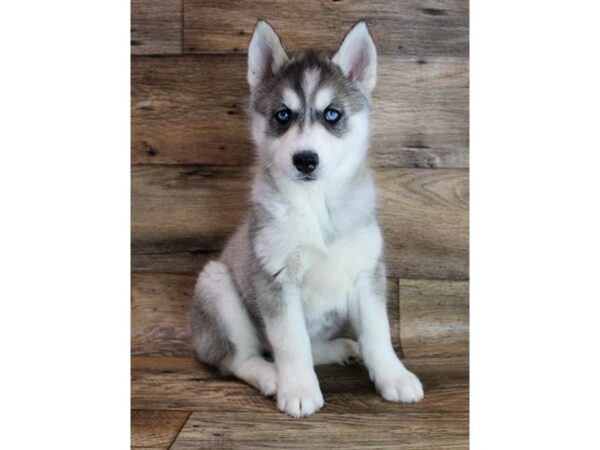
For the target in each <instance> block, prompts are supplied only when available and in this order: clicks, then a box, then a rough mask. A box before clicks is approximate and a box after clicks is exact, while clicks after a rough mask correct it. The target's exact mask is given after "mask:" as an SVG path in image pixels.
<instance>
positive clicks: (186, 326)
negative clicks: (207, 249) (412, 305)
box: [131, 273, 400, 356]
mask: <svg viewBox="0 0 600 450" xmlns="http://www.w3.org/2000/svg"><path fill="white" fill-rule="evenodd" d="M195 282H196V275H195V274H194V275H192V274H190V275H180V274H154V273H144V274H133V275H132V280H131V289H132V303H131V354H132V355H146V356H148V355H154V356H193V349H192V347H191V332H190V310H191V300H192V295H193V291H194V285H195ZM388 315H389V319H390V328H391V334H392V341H393V343H394V345H395V346H397V347H399V346H400V328H399V324H400V321H399V305H398V281H397V280H395V279H390V280H388Z"/></svg>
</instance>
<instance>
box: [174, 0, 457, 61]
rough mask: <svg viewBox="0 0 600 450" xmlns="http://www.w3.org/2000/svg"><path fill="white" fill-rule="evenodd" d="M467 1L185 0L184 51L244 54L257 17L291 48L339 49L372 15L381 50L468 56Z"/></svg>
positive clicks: (370, 24)
mask: <svg viewBox="0 0 600 450" xmlns="http://www.w3.org/2000/svg"><path fill="white" fill-rule="evenodd" d="M468 8H469V3H468V1H466V0H427V1H425V2H423V1H419V0H401V1H395V2H390V1H387V0H375V1H369V2H364V1H361V0H344V1H339V0H337V1H336V0H305V1H303V2H301V3H290V2H288V1H285V0H258V1H252V2H247V1H242V0H234V1H228V2H223V1H218V0H209V1H207V0H184V10H185V47H184V50H185V52H196V53H245V52H246V48H247V47H248V42H249V40H250V36H251V34H252V31H253V29H254V24H255V23H256V20H257V18H265V19H267V20H269V21H270V23H271V24H272V25H273V26H274V27H275V28H276V29H277V31H278V32H279V33H280V34H281V37H282V38H283V42H284V43H285V44H286V45H287V46H288V48H290V49H298V48H305V47H315V46H317V47H320V48H323V47H324V48H325V49H326V50H328V51H331V52H332V53H333V52H334V51H335V50H337V48H338V46H339V44H340V43H341V41H342V39H343V37H344V35H345V34H346V32H347V31H348V30H349V29H350V27H351V26H352V25H354V24H355V23H356V22H357V21H359V20H367V22H368V24H369V29H370V31H371V33H372V34H373V37H374V39H375V42H376V44H377V50H378V52H379V53H380V54H400V55H421V56H423V55H466V54H467V53H468V50H469V49H468V47H469V44H468V42H469V32H468V25H469V10H468Z"/></svg>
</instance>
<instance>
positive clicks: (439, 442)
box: [172, 412, 469, 450]
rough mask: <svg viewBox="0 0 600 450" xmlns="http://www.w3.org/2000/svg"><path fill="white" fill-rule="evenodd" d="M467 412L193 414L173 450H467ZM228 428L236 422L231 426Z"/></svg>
mask: <svg viewBox="0 0 600 450" xmlns="http://www.w3.org/2000/svg"><path fill="white" fill-rule="evenodd" d="M468 420H469V419H468V416H467V414H464V413H462V414H451V415H441V414H435V415H434V414H432V415H430V416H428V417H424V416H421V415H416V416H414V415H412V414H394V413H385V414H369V415H360V414H352V413H346V414H333V413H325V412H320V413H317V414H315V415H313V416H311V417H308V418H306V419H302V420H298V419H293V418H291V417H288V416H286V415H284V414H280V413H264V414H261V415H260V420H257V418H256V415H255V414H252V413H216V414H215V413H199V412H198V413H193V414H192V415H191V417H190V418H189V420H188V421H187V422H186V424H185V427H184V428H183V430H182V431H181V433H180V434H179V436H178V437H177V440H176V441H175V443H174V444H173V447H172V448H173V449H174V450H176V449H180V450H186V449H190V450H191V449H198V448H286V449H287V448H302V449H308V448H318V449H324V448H336V449H339V448H346V449H348V448H352V449H363V448H371V449H372V448H378V449H381V448H387V449H392V448H394V449H398V448H401V449H424V448H427V449H467V448H468V447H469V445H468V442H469V436H468V429H469V425H468ZM231 424H235V426H232V425H231Z"/></svg>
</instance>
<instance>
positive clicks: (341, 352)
mask: <svg viewBox="0 0 600 450" xmlns="http://www.w3.org/2000/svg"><path fill="white" fill-rule="evenodd" d="M331 344H332V361H331V362H333V363H336V364H340V365H342V366H345V365H348V364H358V363H360V362H362V358H361V356H360V348H359V346H358V342H356V341H353V340H352V339H344V338H340V339H334V340H333V341H331Z"/></svg>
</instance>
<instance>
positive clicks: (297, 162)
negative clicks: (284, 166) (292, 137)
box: [292, 150, 319, 174]
mask: <svg viewBox="0 0 600 450" xmlns="http://www.w3.org/2000/svg"><path fill="white" fill-rule="evenodd" d="M292 162H293V163H294V166H296V169H298V170H299V171H300V172H302V173H306V174H309V173H311V172H312V171H313V170H315V169H316V168H317V166H318V165H319V155H317V154H316V153H315V152H311V151H310V150H304V151H301V152H298V153H294V156H293V158H292Z"/></svg>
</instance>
